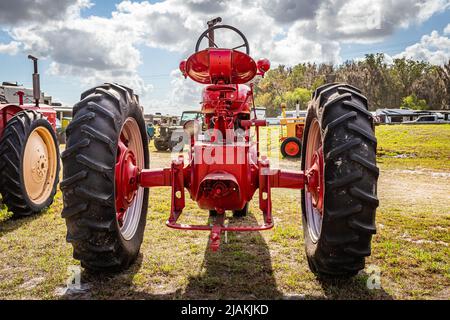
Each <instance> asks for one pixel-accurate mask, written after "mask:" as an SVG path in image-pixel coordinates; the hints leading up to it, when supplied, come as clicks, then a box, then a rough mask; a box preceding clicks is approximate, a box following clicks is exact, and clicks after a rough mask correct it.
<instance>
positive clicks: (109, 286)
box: [61, 215, 282, 299]
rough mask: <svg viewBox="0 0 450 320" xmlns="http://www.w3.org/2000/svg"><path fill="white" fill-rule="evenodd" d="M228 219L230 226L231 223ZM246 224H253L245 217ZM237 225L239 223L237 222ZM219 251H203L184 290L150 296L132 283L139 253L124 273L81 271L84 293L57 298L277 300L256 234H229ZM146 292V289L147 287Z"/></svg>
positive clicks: (268, 264) (267, 255) (265, 249)
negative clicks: (198, 268)
mask: <svg viewBox="0 0 450 320" xmlns="http://www.w3.org/2000/svg"><path fill="white" fill-rule="evenodd" d="M235 222H236V221H233V219H230V224H231V223H235ZM245 222H246V223H249V222H251V223H254V224H256V219H255V218H254V217H253V216H251V215H250V216H249V217H247V218H246V219H245ZM238 223H239V222H238ZM222 236H223V238H222V244H221V248H220V250H219V252H216V253H214V252H211V250H210V248H209V245H208V246H207V247H206V248H205V254H204V261H203V266H202V268H201V271H200V273H199V275H197V276H194V277H191V278H189V280H188V284H187V286H186V288H185V290H184V292H183V291H182V290H181V289H178V290H175V291H174V292H168V293H162V294H151V293H148V292H143V291H139V286H136V285H135V284H134V283H133V282H134V280H135V276H138V275H137V274H138V273H139V271H140V269H141V266H142V259H143V257H142V254H140V255H139V257H138V259H137V260H136V262H135V263H134V264H133V265H132V266H131V267H130V268H129V269H128V270H126V271H124V272H121V273H118V274H98V273H91V272H88V271H86V270H84V271H83V272H82V274H81V279H82V283H83V286H85V288H84V292H83V291H81V292H69V293H67V294H65V295H63V296H61V299H275V298H281V296H282V295H281V293H280V292H279V291H278V290H277V285H276V282H275V278H274V276H273V269H272V263H271V259H270V253H269V248H268V246H267V244H266V242H265V240H264V238H263V237H262V236H261V234H260V233H259V232H242V233H229V234H228V235H227V237H228V243H224V240H225V239H224V238H225V236H224V235H222ZM147 290H148V287H147Z"/></svg>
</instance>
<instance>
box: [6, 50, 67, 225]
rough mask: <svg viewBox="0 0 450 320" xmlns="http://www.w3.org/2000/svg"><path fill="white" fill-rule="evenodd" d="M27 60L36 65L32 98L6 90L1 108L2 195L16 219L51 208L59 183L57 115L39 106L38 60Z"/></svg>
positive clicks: (13, 89)
mask: <svg viewBox="0 0 450 320" xmlns="http://www.w3.org/2000/svg"><path fill="white" fill-rule="evenodd" d="M28 58H29V59H31V60H33V63H34V74H33V93H32V96H31V97H30V96H29V95H28V94H27V92H26V91H28V89H22V88H20V87H17V88H15V87H14V86H4V87H3V88H2V91H3V94H2V96H3V99H2V100H3V103H1V104H0V193H1V195H2V198H3V200H2V201H3V203H5V204H6V205H7V206H8V209H9V211H11V212H12V213H13V216H14V217H20V216H28V215H31V214H33V213H36V212H40V211H42V210H43V209H44V208H46V207H48V206H49V205H50V204H51V203H52V202H53V197H54V195H55V193H56V187H57V185H58V181H59V148H58V143H57V139H56V132H55V130H56V112H55V110H54V109H53V108H52V107H51V106H48V105H44V104H40V103H39V100H40V99H41V92H40V85H39V74H38V66H37V59H36V58H35V57H33V56H28ZM13 91H14V93H13ZM14 98H15V100H17V101H12V100H13V99H14ZM26 100H29V101H26ZM27 102H33V103H27Z"/></svg>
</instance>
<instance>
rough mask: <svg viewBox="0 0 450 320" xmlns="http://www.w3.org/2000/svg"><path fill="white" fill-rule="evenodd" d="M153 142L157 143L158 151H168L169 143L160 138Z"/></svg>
mask: <svg viewBox="0 0 450 320" xmlns="http://www.w3.org/2000/svg"><path fill="white" fill-rule="evenodd" d="M153 144H154V145H155V148H156V150H158V151H167V149H168V148H169V146H168V145H167V143H166V142H165V141H163V140H161V139H159V138H155V139H154V140H153Z"/></svg>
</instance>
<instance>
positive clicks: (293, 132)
mask: <svg viewBox="0 0 450 320" xmlns="http://www.w3.org/2000/svg"><path fill="white" fill-rule="evenodd" d="M304 129H305V117H301V116H300V105H299V104H298V102H297V106H296V113H295V116H294V117H287V116H286V104H285V103H283V104H281V119H280V142H281V147H280V150H281V154H282V155H283V157H284V158H300V155H301V153H302V152H301V151H302V138H303V131H304Z"/></svg>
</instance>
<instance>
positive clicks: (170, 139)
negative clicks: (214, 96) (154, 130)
mask: <svg viewBox="0 0 450 320" xmlns="http://www.w3.org/2000/svg"><path fill="white" fill-rule="evenodd" d="M201 119H202V113H201V112H199V111H183V113H182V115H181V118H180V121H179V122H178V124H177V125H172V124H171V123H170V121H169V122H168V123H164V124H163V123H161V124H160V125H159V128H158V136H156V137H154V144H155V148H156V150H158V151H167V150H170V151H172V149H173V148H174V146H175V145H177V144H178V143H179V142H180V141H179V139H178V138H181V137H180V136H179V135H174V133H175V132H177V133H179V132H183V125H184V124H185V123H186V122H187V121H190V120H197V121H199V122H201V121H202V120H201ZM178 151H179V150H178Z"/></svg>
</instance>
